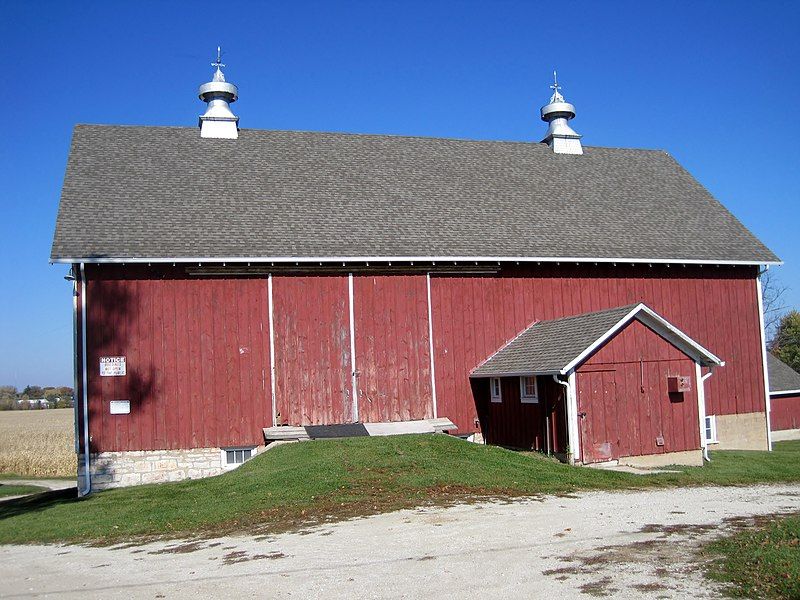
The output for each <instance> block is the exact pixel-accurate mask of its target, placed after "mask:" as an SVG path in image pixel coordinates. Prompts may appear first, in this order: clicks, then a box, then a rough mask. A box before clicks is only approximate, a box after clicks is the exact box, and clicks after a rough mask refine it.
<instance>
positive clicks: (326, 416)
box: [264, 275, 353, 425]
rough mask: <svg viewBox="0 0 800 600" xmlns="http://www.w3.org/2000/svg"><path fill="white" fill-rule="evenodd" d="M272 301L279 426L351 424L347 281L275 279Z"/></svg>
mask: <svg viewBox="0 0 800 600" xmlns="http://www.w3.org/2000/svg"><path fill="white" fill-rule="evenodd" d="M272 302H273V319H274V327H275V384H276V386H275V394H276V405H277V411H278V413H280V418H279V422H280V424H286V425H317V424H325V423H349V422H351V421H352V420H353V408H352V407H353V403H352V391H351V389H352V388H351V380H350V368H351V367H350V316H349V299H348V279H347V277H346V276H337V275H332V276H288V275H287V276H283V275H274V276H273V278H272ZM264 364H269V357H267V359H266V362H265V363H264Z"/></svg>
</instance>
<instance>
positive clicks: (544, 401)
mask: <svg viewBox="0 0 800 600" xmlns="http://www.w3.org/2000/svg"><path fill="white" fill-rule="evenodd" d="M500 382H501V383H500V385H501V389H502V402H491V400H490V397H489V379H488V378H485V377H481V378H479V379H473V380H471V382H470V383H471V387H472V390H473V394H474V397H475V399H476V406H477V409H478V418H479V420H480V427H481V431H482V432H483V436H484V439H485V440H486V442H487V443H489V444H494V445H497V446H506V447H509V448H520V449H524V450H538V451H542V452H543V451H546V450H547V425H548V419H547V417H548V416H549V417H550V421H549V425H550V450H551V452H553V453H564V452H566V449H567V432H566V413H565V406H564V394H563V387H562V386H560V385H558V384H557V383H555V382H554V381H553V380H552V379H551V378H550V377H539V378H538V380H537V386H538V392H539V402H538V403H535V404H534V403H522V402H521V401H520V381H519V377H502V378H501V380H500Z"/></svg>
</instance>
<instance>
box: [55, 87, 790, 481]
mask: <svg viewBox="0 0 800 600" xmlns="http://www.w3.org/2000/svg"><path fill="white" fill-rule="evenodd" d="M200 93H201V97H202V98H203V99H204V100H206V101H207V102H209V111H208V112H207V113H206V114H205V115H203V117H201V127H200V131H199V132H198V130H197V129H193V128H175V127H122V126H95V125H81V126H78V127H76V129H75V132H74V136H73V139H72V146H71V150H70V155H69V161H68V164H67V172H66V178H65V181H64V187H63V192H62V197H61V203H60V208H59V214H58V220H57V224H56V232H55V238H54V242H53V249H52V257H51V259H52V260H53V261H55V262H63V263H69V264H71V265H72V273H73V274H74V277H75V295H74V300H75V331H76V337H75V339H76V345H75V364H76V389H77V390H78V394H79V398H80V401H79V402H78V409H77V426H78V431H79V447H80V452H81V456H82V460H81V465H82V466H81V473H82V474H83V475H84V477H83V485H84V491H88V490H89V489H90V488H94V489H99V488H102V487H108V486H114V485H128V484H136V483H143V482H150V481H161V480H172V479H181V478H186V477H200V476H204V475H210V474H215V473H219V472H220V471H221V470H223V469H224V468H227V467H229V466H235V465H236V464H238V463H240V462H242V461H243V460H246V459H247V458H248V457H249V456H252V454H253V453H254V452H258V451H259V450H260V449H261V448H262V447H263V445H264V433H263V430H264V429H265V428H272V427H276V426H304V425H319V424H348V423H392V422H408V421H424V420H431V419H436V418H447V419H450V420H451V421H452V422H453V423H454V424H455V425H456V427H457V431H455V433H456V434H459V435H465V436H471V435H475V436H476V437H477V438H480V437H481V436H483V437H485V438H486V439H487V440H488V441H490V442H492V443H498V444H503V445H509V446H517V447H523V448H537V449H541V450H550V451H552V452H555V453H560V454H562V455H563V456H564V457H565V458H571V459H572V460H574V461H576V462H579V463H589V462H597V461H605V460H620V459H623V460H624V459H626V457H647V456H650V457H654V458H652V461H654V462H665V461H666V462H670V461H672V462H680V461H683V462H697V461H698V460H699V458H698V457H699V455H700V452H701V449H702V448H704V447H705V445H706V443H707V441H708V442H713V443H716V444H718V446H719V447H721V448H753V449H767V448H769V445H770V442H769V425H768V413H769V409H768V407H769V403H768V402H769V401H768V396H767V393H766V390H767V373H766V369H765V366H764V365H765V353H764V339H763V326H762V312H761V301H760V286H759V273H760V271H759V269H760V268H761V267H762V266H764V265H770V264H777V263H778V262H779V260H778V258H777V257H776V256H775V255H774V254H773V253H772V252H771V251H770V250H769V249H767V248H766V247H765V246H764V245H763V244H762V243H761V242H759V241H758V240H757V239H756V238H755V237H754V236H753V235H752V234H751V233H750V232H749V231H748V230H747V229H746V228H745V227H744V226H743V225H742V224H741V223H740V222H739V221H737V220H736V218H734V217H733V216H732V215H731V214H730V213H729V212H728V211H727V210H726V209H725V208H724V207H723V206H722V205H721V204H720V203H719V202H718V201H717V200H715V199H714V198H713V197H712V196H711V195H710V194H709V193H708V192H707V191H706V190H705V189H704V188H703V187H702V186H701V185H700V184H699V183H698V182H697V181H696V180H695V179H694V178H693V177H692V176H691V175H689V173H687V172H686V171H685V170H684V169H683V168H681V166H680V165H679V164H678V163H677V162H676V161H675V160H674V159H673V158H672V157H670V156H669V155H668V154H666V153H665V152H662V151H652V150H631V149H617V148H600V147H583V146H582V144H581V142H580V136H578V135H577V134H576V133H575V132H574V131H573V130H572V129H571V128H570V127H569V125H568V124H567V121H568V120H569V119H571V118H572V117H573V116H574V107H573V106H572V105H571V104H569V103H567V102H565V101H564V99H563V97H562V96H561V95H560V93H559V92H558V91H556V93H555V94H554V95H553V98H551V102H550V103H549V104H547V105H546V106H545V107H544V108H543V109H542V118H543V119H544V120H545V121H547V122H548V123H549V125H550V128H549V130H548V131H547V134H546V136H545V138H544V140H543V142H544V143H530V142H491V141H472V140H453V139H432V138H421V137H402V136H386V135H348V134H340V133H313V132H293V131H259V130H247V129H243V130H239V129H238V119H237V117H235V116H234V115H233V113H232V112H231V111H230V106H229V103H230V102H232V101H233V100H235V99H236V93H237V92H236V88H235V86H233V85H232V84H230V83H227V82H225V81H224V78H223V77H222V75H221V73H220V72H219V71H218V73H217V74H216V75H215V77H214V81H212V82H210V83H208V84H205V85H204V86H202V87H201V90H200ZM598 315H600V316H598ZM566 317H574V319H573V320H571V321H570V320H569V319H566ZM576 323H577V324H579V328H578V331H574V326H575V324H576ZM570 324H571V325H570ZM587 324H592V327H595V326H597V327H599V328H592V327H589V326H588V325H587ZM571 327H572V329H571ZM547 331H549V332H550V333H549V334H545V333H542V332H547ZM590 333H591V335H589V334H590ZM531 338H533V339H535V344H533V345H525V346H524V348H525V349H526V350H527V351H529V352H530V353H531V354H530V355H529V356H528V357H527V359H526V356H525V355H524V353H523V354H522V355H521V356H520V357H518V358H519V359H520V360H521V361H522V362H518V363H515V368H514V369H513V372H508V371H504V370H502V369H500V368H496V369H495V368H494V367H497V365H500V366H502V364H503V363H502V361H501V358H503V357H504V356H506V355H509V354H508V353H509V352H510V351H511V350H513V349H514V348H515V347H517V346H519V344H520V343H521V341H524V340H529V339H531ZM512 340H513V341H512ZM557 350H560V351H561V354H558V352H556V351H557ZM548 353H550V354H548ZM573 354H574V356H573ZM515 356H516V355H515ZM528 359H529V360H528ZM539 359H541V361H540V360H539ZM526 360H528V362H526ZM498 361H500V362H498ZM537 361H538V362H537ZM723 363H724V365H725V366H724V367H722V366H721V365H722V364H723ZM716 367H721V368H716ZM493 369H494V370H493ZM712 370H713V376H711V374H712ZM709 376H711V377H710V378H709ZM494 378H499V382H497V381H494ZM495 383H497V384H498V385H499V388H500V390H501V391H500V394H501V397H502V401H501V402H492V394H493V392H492V390H491V389H490V387H491V386H494V385H495ZM495 399H496V397H495ZM534 400H535V401H534ZM426 422H427V421H426ZM706 431H712V432H713V434H714V435H713V436H710V437H708V439H707V436H706V433H705V432H706ZM568 455H569V456H568ZM638 460H645V459H641V458H640V459H638ZM86 473H89V474H90V475H91V476H90V477H89V478H88V479H87V478H86V477H85V474H86Z"/></svg>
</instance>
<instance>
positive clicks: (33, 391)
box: [22, 385, 44, 400]
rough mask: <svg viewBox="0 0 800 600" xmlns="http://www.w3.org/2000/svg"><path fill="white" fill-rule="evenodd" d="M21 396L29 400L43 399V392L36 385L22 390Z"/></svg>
mask: <svg viewBox="0 0 800 600" xmlns="http://www.w3.org/2000/svg"><path fill="white" fill-rule="evenodd" d="M22 395H23V396H27V397H28V398H30V399H31V400H34V399H38V398H44V390H43V389H42V388H41V387H40V386H38V385H29V386H27V387H26V388H25V389H24V390H22Z"/></svg>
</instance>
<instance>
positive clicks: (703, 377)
mask: <svg viewBox="0 0 800 600" xmlns="http://www.w3.org/2000/svg"><path fill="white" fill-rule="evenodd" d="M699 368H700V366H699V365H698V369H699ZM713 374H714V368H713V367H709V368H708V373H706V374H705V375H701V376H700V386H701V387H700V393H702V396H703V417H705V406H706V379H708V378H709V377H711V376H712V375H713ZM705 425H706V424H705V418H704V419H703V429H702V430H701V432H702V436H703V458H704V459H705V460H706V461H707V462H711V457H710V456H709V455H708V440H706V439H705V437H706V430H705Z"/></svg>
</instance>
